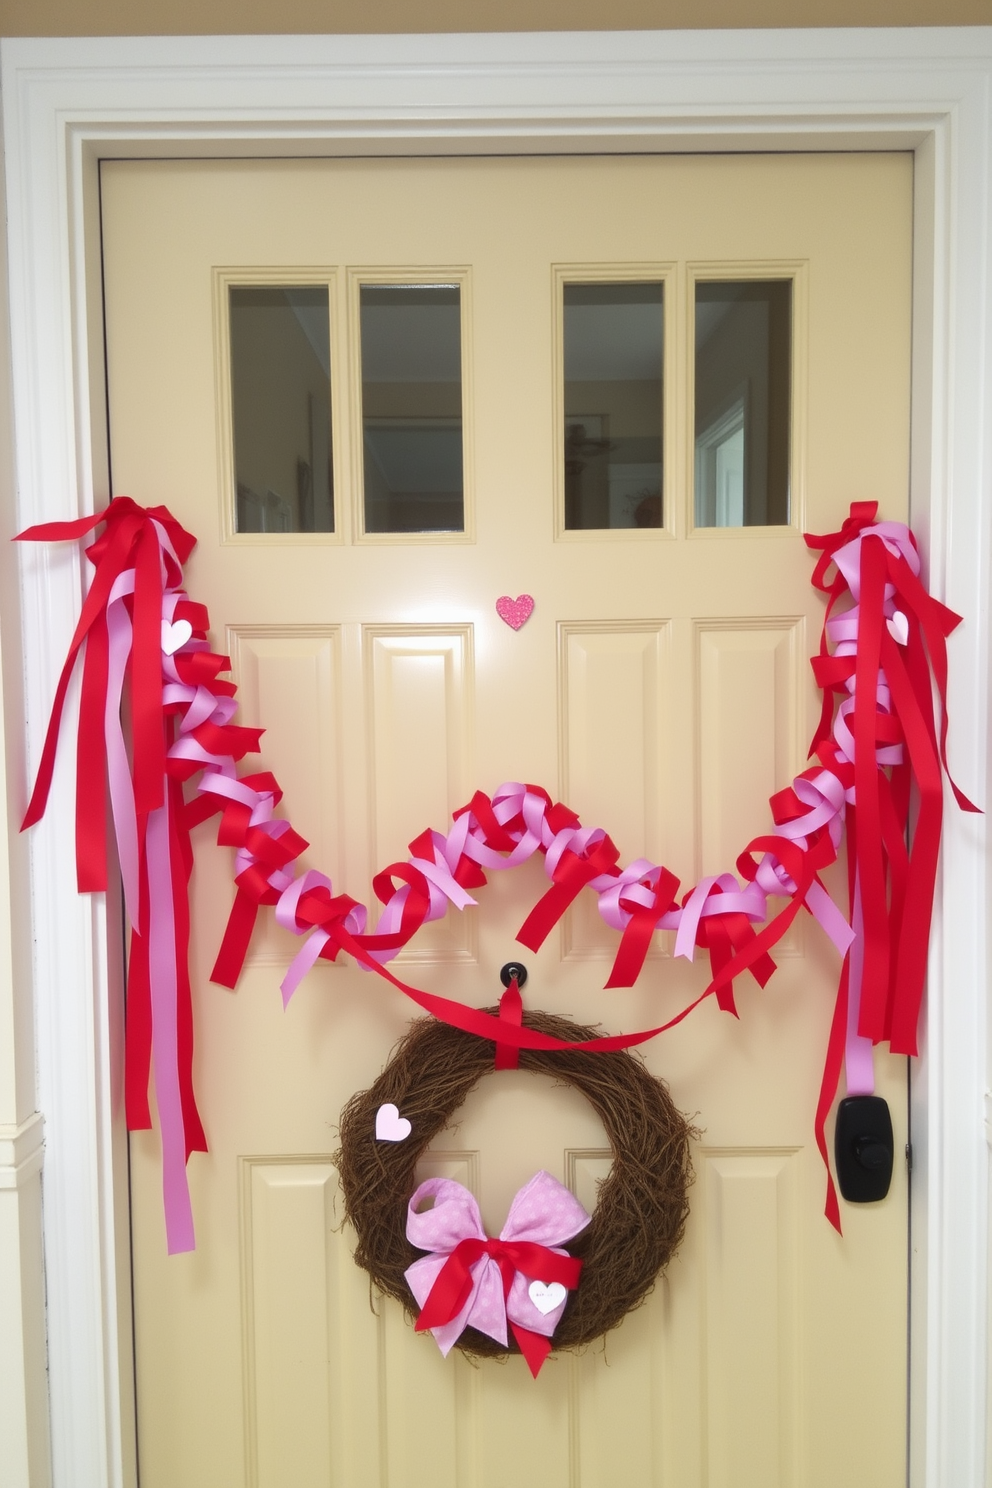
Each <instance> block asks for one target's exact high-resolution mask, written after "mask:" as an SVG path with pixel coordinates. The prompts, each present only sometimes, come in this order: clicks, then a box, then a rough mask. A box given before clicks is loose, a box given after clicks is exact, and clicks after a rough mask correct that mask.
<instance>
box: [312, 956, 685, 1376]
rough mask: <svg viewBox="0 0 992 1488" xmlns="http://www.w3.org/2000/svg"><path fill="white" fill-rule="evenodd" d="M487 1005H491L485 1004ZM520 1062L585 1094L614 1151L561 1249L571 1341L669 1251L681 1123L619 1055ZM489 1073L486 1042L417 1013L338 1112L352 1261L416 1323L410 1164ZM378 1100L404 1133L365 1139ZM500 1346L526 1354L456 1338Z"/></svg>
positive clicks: (640, 1284) (681, 1154) (679, 1221)
mask: <svg viewBox="0 0 992 1488" xmlns="http://www.w3.org/2000/svg"><path fill="white" fill-rule="evenodd" d="M514 985H515V984H514ZM486 1011H487V1012H488V1013H490V1014H491V1015H495V1014H496V1013H497V1009H495V1008H492V1009H487V1010H486ZM523 1026H524V1027H525V1028H529V1029H533V1030H535V1031H537V1032H540V1033H544V1034H547V1035H550V1036H551V1037H553V1038H556V1039H559V1040H562V1041H563V1042H568V1043H584V1042H587V1041H588V1040H590V1039H593V1038H595V1036H596V1035H595V1030H594V1029H591V1028H583V1027H581V1026H580V1025H578V1024H576V1023H572V1022H570V1021H569V1020H568V1019H566V1018H560V1017H555V1016H552V1015H551V1014H549V1013H540V1012H525V1013H524V1014H523ZM519 1058H520V1067H521V1068H522V1069H526V1070H531V1071H534V1072H537V1073H541V1074H546V1075H551V1076H553V1077H554V1078H555V1079H556V1080H559V1081H560V1082H561V1083H562V1084H564V1085H571V1086H574V1087H575V1089H577V1090H579V1091H581V1093H582V1094H583V1095H584V1096H585V1097H586V1099H587V1100H588V1101H589V1103H590V1105H591V1106H592V1107H593V1109H594V1110H595V1111H596V1113H597V1115H598V1116H599V1117H600V1119H601V1120H602V1123H603V1126H604V1128H605V1131H606V1135H607V1138H608V1140H609V1144H610V1149H611V1152H612V1155H613V1165H612V1167H611V1169H610V1173H609V1176H608V1177H607V1178H606V1179H605V1181H604V1182H603V1183H602V1184H601V1185H600V1188H599V1193H598V1197H597V1201H596V1208H595V1212H594V1213H593V1215H592V1218H591V1220H590V1222H589V1223H588V1225H586V1226H585V1227H584V1228H583V1229H582V1231H581V1234H580V1235H579V1237H578V1239H576V1240H575V1241H574V1242H572V1243H571V1244H570V1246H569V1251H570V1254H571V1255H573V1256H575V1257H577V1258H579V1259H580V1260H581V1261H582V1275H581V1285H580V1286H578V1288H577V1289H576V1290H575V1292H574V1295H572V1296H571V1297H570V1298H569V1300H568V1303H567V1306H565V1308H564V1311H563V1315H562V1318H561V1321H560V1323H559V1324H558V1326H557V1327H556V1329H555V1334H554V1348H555V1349H556V1350H558V1349H569V1348H576V1347H578V1346H579V1345H581V1344H585V1343H590V1342H591V1341H592V1340H593V1339H595V1338H599V1337H600V1336H601V1335H602V1334H603V1333H606V1332H608V1331H609V1330H610V1329H611V1328H615V1327H616V1326H617V1324H618V1323H620V1322H621V1321H622V1320H623V1318H624V1317H626V1315H627V1313H628V1312H630V1311H631V1310H632V1309H633V1308H635V1307H637V1306H638V1305H639V1304H640V1303H641V1302H643V1301H644V1299H645V1297H646V1296H647V1295H648V1293H649V1292H650V1291H651V1289H652V1287H653V1286H654V1283H655V1280H656V1279H657V1277H658V1274H659V1273H660V1272H661V1271H662V1270H663V1269H664V1267H665V1266H666V1265H667V1264H668V1261H669V1259H670V1258H671V1256H672V1255H673V1253H674V1252H675V1250H676V1249H677V1247H678V1245H679V1243H680V1241H681V1239H682V1233H683V1230H684V1228H685V1220H686V1215H687V1213H688V1202H687V1189H688V1185H689V1183H690V1181H691V1177H692V1170H691V1166H690V1161H689V1138H690V1135H691V1128H690V1126H689V1124H688V1122H687V1121H686V1120H685V1118H684V1117H683V1116H682V1115H681V1114H680V1113H679V1111H678V1110H677V1109H676V1107H675V1105H674V1103H673V1101H672V1098H671V1096H670V1095H669V1093H668V1090H667V1088H666V1087H665V1085H664V1084H663V1083H662V1082H661V1081H660V1080H658V1079H655V1077H654V1076H653V1075H651V1074H650V1073H649V1072H648V1070H647V1069H646V1068H645V1067H644V1065H643V1064H642V1063H641V1062H640V1061H639V1060H638V1059H635V1058H634V1057H633V1056H632V1055H630V1054H628V1053H626V1052H624V1051H622V1050H617V1051H615V1052H612V1053H606V1054H589V1053H586V1052H584V1051H583V1050H582V1049H575V1048H571V1049H565V1050H560V1051H559V1050H548V1049H522V1050H521V1051H520V1056H519ZM493 1068H494V1062H493V1045H492V1043H491V1042H489V1041H488V1040H486V1039H480V1038H476V1037H474V1036H473V1035H472V1034H468V1033H463V1032H462V1031H461V1030H460V1029H457V1028H453V1027H451V1025H450V1024H447V1023H442V1022H440V1021H439V1020H437V1019H434V1018H420V1019H418V1020H417V1021H416V1022H415V1023H414V1024H413V1025H412V1027H411V1029H410V1031H409V1033H408V1034H407V1035H406V1037H405V1038H404V1039H403V1040H402V1041H401V1043H400V1044H399V1045H398V1047H397V1048H396V1049H395V1050H394V1051H393V1055H392V1058H391V1059H390V1061H389V1063H388V1064H387V1065H386V1068H385V1069H384V1070H383V1072H382V1074H381V1075H380V1076H379V1078H378V1079H377V1080H376V1082H375V1084H374V1085H373V1086H372V1087H371V1089H369V1090H363V1091H360V1092H359V1093H358V1094H356V1095H353V1096H352V1098H351V1100H350V1101H349V1102H348V1104H347V1105H346V1106H345V1108H344V1111H343V1112H342V1114H341V1124H340V1130H341V1150H340V1151H339V1152H338V1153H337V1154H336V1156H335V1165H336V1167H337V1169H338V1173H339V1175H340V1179H341V1188H342V1192H343V1194H344V1203H345V1213H346V1216H347V1218H348V1219H349V1220H350V1222H351V1224H352V1225H353V1226H354V1229H355V1232H356V1234H357V1236H358V1246H357V1249H356V1251H355V1260H356V1262H357V1264H358V1265H359V1266H361V1267H363V1268H364V1269H365V1270H366V1271H367V1272H368V1273H369V1276H370V1277H371V1278H372V1280H373V1282H374V1283H375V1285H376V1286H377V1287H378V1288H379V1289H380V1290H381V1291H383V1292H385V1293H386V1294H387V1296H390V1297H395V1298H396V1300H397V1301H398V1302H399V1303H401V1305H402V1306H403V1307H404V1308H405V1309H406V1311H407V1312H408V1313H409V1314H410V1316H411V1317H413V1318H414V1319H416V1318H418V1316H419V1315H420V1314H419V1308H418V1305H417V1302H416V1301H415V1298H414V1296H413V1294H412V1293H411V1290H410V1285H409V1284H408V1282H407V1279H406V1274H407V1271H408V1270H409V1268H410V1267H411V1265H412V1264H414V1263H415V1261H416V1257H417V1255H418V1248H417V1247H415V1245H414V1244H412V1243H411V1241H410V1240H409V1239H408V1238H407V1228H408V1227H407V1209H408V1204H409V1202H410V1197H411V1194H412V1193H413V1190H414V1188H415V1176H414V1174H415V1170H416V1166H417V1163H418V1161H419V1160H420V1158H421V1157H422V1156H423V1154H424V1152H425V1150H426V1149H427V1147H428V1146H429V1145H430V1143H431V1141H432V1140H433V1139H434V1137H436V1136H437V1135H438V1133H439V1132H441V1131H443V1130H444V1128H445V1127H447V1126H448V1125H449V1124H450V1123H451V1120H452V1117H453V1116H454V1115H455V1113H456V1112H457V1111H458V1110H459V1109H460V1107H461V1106H462V1104H463V1103H464V1101H465V1098H466V1097H467V1095H468V1093H469V1091H470V1090H472V1089H473V1088H474V1087H475V1086H476V1085H477V1084H478V1082H479V1081H480V1080H481V1079H482V1078H483V1076H484V1075H486V1074H488V1073H490V1072H491V1071H492V1070H493ZM383 1106H386V1107H393V1108H395V1109H396V1110H397V1111H398V1112H401V1113H402V1117H403V1119H404V1121H405V1122H409V1127H410V1134H409V1135H408V1136H406V1137H405V1138H403V1139H400V1140H392V1141H375V1140H373V1135H374V1133H375V1131H376V1118H377V1115H378V1113H379V1111H380V1110H381V1109H382V1108H383ZM514 1336H515V1337H516V1334H514ZM507 1346H508V1347H509V1349H510V1351H511V1352H521V1351H522V1352H527V1356H528V1362H530V1361H531V1353H530V1352H529V1351H528V1347H527V1342H526V1340H525V1341H524V1344H523V1348H521V1340H520V1339H519V1338H518V1337H516V1341H515V1342H509V1343H508V1345H507V1344H504V1343H501V1342H500V1341H499V1340H498V1339H497V1338H494V1337H492V1336H490V1335H488V1334H486V1333H484V1332H482V1331H480V1330H479V1329H478V1328H476V1327H473V1326H471V1325H468V1326H466V1327H465V1328H464V1329H463V1330H462V1331H460V1333H459V1335H458V1337H457V1347H458V1348H460V1349H461V1350H462V1352H463V1353H466V1354H470V1355H474V1356H477V1357H480V1358H492V1357H495V1356H498V1355H500V1354H503V1353H505V1352H506V1348H507ZM541 1352H542V1355H543V1352H544V1351H543V1349H542V1351H541ZM540 1362H543V1359H538V1361H537V1367H538V1368H539V1367H540ZM531 1367H532V1368H534V1366H533V1364H532V1365H531ZM534 1372H535V1373H536V1369H535V1371H534Z"/></svg>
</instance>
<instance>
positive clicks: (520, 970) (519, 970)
mask: <svg viewBox="0 0 992 1488" xmlns="http://www.w3.org/2000/svg"><path fill="white" fill-rule="evenodd" d="M514 977H516V979H517V986H518V987H522V986H523V984H524V982H526V980H527V968H526V966H521V964H520V962H519V961H507V963H506V965H505V966H504V967H502V969H501V970H500V974H499V979H500V981H501V982H502V983H503V986H504V987H508V986H509V985H510V983H511V982H512V981H513V978H514Z"/></svg>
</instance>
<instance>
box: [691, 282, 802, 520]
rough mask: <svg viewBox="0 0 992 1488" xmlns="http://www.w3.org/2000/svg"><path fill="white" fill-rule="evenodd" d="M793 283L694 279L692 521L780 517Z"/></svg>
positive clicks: (783, 516) (784, 510)
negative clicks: (694, 516) (694, 382)
mask: <svg viewBox="0 0 992 1488" xmlns="http://www.w3.org/2000/svg"><path fill="white" fill-rule="evenodd" d="M791 383H792V281H791V280H790V279H772V280H760V281H759V280H744V281H739V282H734V283H697V285H696V425H695V428H696V452H695V510H696V526H697V527H769V526H776V525H781V524H785V523H787V522H788V520H789V436H790V420H791V408H790V388H791Z"/></svg>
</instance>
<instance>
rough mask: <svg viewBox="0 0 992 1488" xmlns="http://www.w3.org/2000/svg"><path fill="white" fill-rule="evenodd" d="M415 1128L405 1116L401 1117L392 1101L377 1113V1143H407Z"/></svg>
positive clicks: (381, 1107)
mask: <svg viewBox="0 0 992 1488" xmlns="http://www.w3.org/2000/svg"><path fill="white" fill-rule="evenodd" d="M412 1130H413V1127H412V1126H411V1125H410V1123H409V1121H407V1119H406V1117H405V1116H401V1115H400V1113H399V1111H398V1110H397V1109H396V1107H395V1106H394V1105H393V1104H392V1102H391V1101H387V1102H386V1104H385V1105H384V1106H380V1107H379V1109H378V1111H376V1113H375V1139H376V1141H377V1142H405V1141H406V1139H407V1137H408V1136H409V1135H410V1133H411V1131H412Z"/></svg>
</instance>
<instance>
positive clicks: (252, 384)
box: [230, 284, 334, 532]
mask: <svg viewBox="0 0 992 1488" xmlns="http://www.w3.org/2000/svg"><path fill="white" fill-rule="evenodd" d="M230 317H231V321H230V325H231V405H232V410H233V421H234V471H235V482H236V488H237V511H236V524H237V531H238V532H333V531H334V476H333V472H332V469H331V348H330V317H329V314H328V305H327V286H326V285H323V284H322V285H315V286H312V287H311V286H309V285H306V286H303V285H295V284H294V285H276V284H250V285H249V284H232V285H231V287H230Z"/></svg>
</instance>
